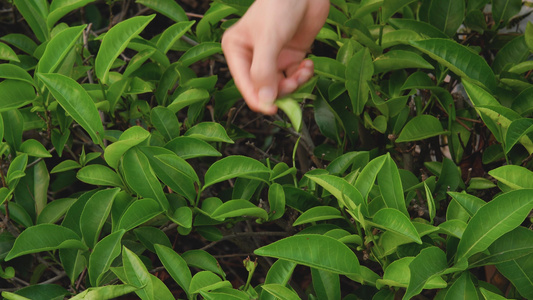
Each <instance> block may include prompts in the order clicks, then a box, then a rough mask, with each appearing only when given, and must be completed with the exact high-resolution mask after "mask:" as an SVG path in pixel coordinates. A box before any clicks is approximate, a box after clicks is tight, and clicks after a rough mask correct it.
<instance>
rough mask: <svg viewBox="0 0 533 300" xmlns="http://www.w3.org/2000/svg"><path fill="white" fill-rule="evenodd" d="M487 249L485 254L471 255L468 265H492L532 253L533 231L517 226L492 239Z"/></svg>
mask: <svg viewBox="0 0 533 300" xmlns="http://www.w3.org/2000/svg"><path fill="white" fill-rule="evenodd" d="M487 250H488V254H487V255H479V256H473V257H472V259H471V260H469V265H470V266H471V267H478V266H483V265H494V264H499V263H504V262H508V261H512V260H515V259H518V258H521V257H523V256H526V255H531V254H533V231H531V230H529V229H527V228H525V227H521V226H518V227H517V228H515V229H514V230H512V231H509V232H508V233H506V234H504V235H502V236H501V237H500V238H499V239H497V240H496V241H494V243H492V245H490V246H489V248H488V249H487Z"/></svg>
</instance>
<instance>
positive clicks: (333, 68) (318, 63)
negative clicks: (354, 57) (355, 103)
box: [310, 56, 346, 82]
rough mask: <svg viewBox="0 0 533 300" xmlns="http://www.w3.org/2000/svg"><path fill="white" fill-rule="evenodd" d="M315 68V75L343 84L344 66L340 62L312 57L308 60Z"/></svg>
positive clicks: (321, 57) (344, 76)
mask: <svg viewBox="0 0 533 300" xmlns="http://www.w3.org/2000/svg"><path fill="white" fill-rule="evenodd" d="M310 59H311V60H312V61H313V63H314V66H315V73H316V74H318V75H320V76H324V77H327V78H331V79H333V80H337V81H342V82H344V81H345V80H346V79H345V78H346V66H344V65H343V64H342V63H341V62H339V61H337V60H335V59H333V58H329V57H323V56H314V57H311V58H310Z"/></svg>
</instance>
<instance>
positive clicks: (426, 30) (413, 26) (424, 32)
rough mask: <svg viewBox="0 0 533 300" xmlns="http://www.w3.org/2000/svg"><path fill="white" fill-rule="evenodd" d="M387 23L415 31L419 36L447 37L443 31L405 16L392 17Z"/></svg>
mask: <svg viewBox="0 0 533 300" xmlns="http://www.w3.org/2000/svg"><path fill="white" fill-rule="evenodd" d="M389 23H390V24H391V25H392V26H393V27H394V28H398V29H404V30H405V29H407V30H412V31H415V32H417V33H418V34H419V35H421V36H427V37H430V38H444V39H446V38H448V36H447V35H446V34H445V33H444V32H442V31H441V30H439V29H438V28H436V27H435V26H433V25H431V24H428V23H426V22H422V21H416V20H412V19H407V18H397V19H396V18H393V19H389ZM417 40H419V39H417Z"/></svg>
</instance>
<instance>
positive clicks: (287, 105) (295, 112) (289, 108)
mask: <svg viewBox="0 0 533 300" xmlns="http://www.w3.org/2000/svg"><path fill="white" fill-rule="evenodd" d="M275 104H276V105H277V106H278V107H279V108H280V109H281V110H282V111H283V112H284V113H285V114H286V115H287V116H288V117H289V120H291V123H292V127H293V128H294V130H296V131H298V132H299V131H300V130H301V129H302V109H301V108H300V105H299V104H298V102H296V100H294V99H292V98H289V97H285V98H282V99H278V100H276V102H275Z"/></svg>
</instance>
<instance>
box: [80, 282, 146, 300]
mask: <svg viewBox="0 0 533 300" xmlns="http://www.w3.org/2000/svg"><path fill="white" fill-rule="evenodd" d="M138 289H139V288H137V287H134V286H132V285H127V284H115V285H106V286H100V287H91V288H88V289H86V290H85V291H83V292H81V293H79V294H77V295H76V296H74V297H72V298H70V300H85V299H98V300H108V299H117V298H118V297H120V296H123V295H126V294H129V293H132V292H135V291H137V290H138Z"/></svg>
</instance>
